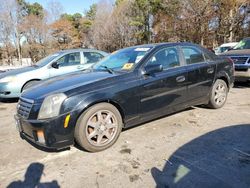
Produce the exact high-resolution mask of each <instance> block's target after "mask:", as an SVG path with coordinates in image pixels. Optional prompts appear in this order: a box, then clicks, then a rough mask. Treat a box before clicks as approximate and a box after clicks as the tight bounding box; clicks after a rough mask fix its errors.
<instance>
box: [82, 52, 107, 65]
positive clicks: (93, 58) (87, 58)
mask: <svg viewBox="0 0 250 188" xmlns="http://www.w3.org/2000/svg"><path fill="white" fill-rule="evenodd" d="M83 54H84V63H96V62H98V61H100V60H101V59H102V58H103V57H104V56H103V55H102V54H99V53H97V52H84V53H83Z"/></svg>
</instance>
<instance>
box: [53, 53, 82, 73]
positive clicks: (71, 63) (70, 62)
mask: <svg viewBox="0 0 250 188" xmlns="http://www.w3.org/2000/svg"><path fill="white" fill-rule="evenodd" d="M81 56H82V54H81V53H80V52H74V53H68V54H66V55H64V56H62V57H60V58H59V59H58V60H57V61H56V62H57V65H58V68H54V67H50V69H49V73H50V77H55V76H59V75H63V74H67V73H71V72H76V71H79V69H80V68H81V67H80V66H81V59H82V57H81Z"/></svg>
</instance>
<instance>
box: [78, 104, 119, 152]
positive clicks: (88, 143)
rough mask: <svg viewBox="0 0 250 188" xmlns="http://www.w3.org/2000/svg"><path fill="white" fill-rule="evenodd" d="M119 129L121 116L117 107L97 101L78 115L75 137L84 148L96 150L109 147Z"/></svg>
mask: <svg viewBox="0 0 250 188" xmlns="http://www.w3.org/2000/svg"><path fill="white" fill-rule="evenodd" d="M121 130H122V117H121V115H120V112H119V111H118V110H117V108H116V107H114V106H113V105H111V104H109V103H99V104H96V105H94V106H92V107H90V108H89V109H87V110H86V111H85V112H84V113H83V114H82V115H81V116H80V117H79V119H78V121H77V124H76V128H75V139H76V142H77V143H78V144H79V145H80V146H81V147H82V148H84V149H85V150H87V151H90V152H98V151H102V150H105V149H107V148H109V147H111V146H112V145H113V144H114V143H115V142H116V140H117V139H118V137H119V135H120V133H121Z"/></svg>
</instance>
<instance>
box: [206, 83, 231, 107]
mask: <svg viewBox="0 0 250 188" xmlns="http://www.w3.org/2000/svg"><path fill="white" fill-rule="evenodd" d="M227 95H228V87H227V84H226V82H225V81H224V80H221V79H218V80H216V82H215V83H214V85H213V88H212V91H211V94H210V99H209V104H208V106H209V107H210V108H213V109H218V108H221V107H223V106H224V104H225V103H226V101H227Z"/></svg>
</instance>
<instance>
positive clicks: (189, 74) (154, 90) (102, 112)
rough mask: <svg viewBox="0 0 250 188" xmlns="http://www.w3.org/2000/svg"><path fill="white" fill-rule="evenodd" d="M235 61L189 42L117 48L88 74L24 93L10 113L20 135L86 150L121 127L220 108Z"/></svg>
mask: <svg viewBox="0 0 250 188" xmlns="http://www.w3.org/2000/svg"><path fill="white" fill-rule="evenodd" d="M233 71H234V69H233V63H232V61H231V60H230V59H227V58H223V57H218V56H216V55H214V54H213V53H211V52H209V51H208V50H206V49H203V48H202V47H200V46H198V45H194V44H191V43H164V44H149V45H142V46H135V47H130V48H125V49H122V50H119V51H117V52H115V53H113V54H112V55H110V56H108V57H106V58H105V59H103V60H101V61H100V62H98V63H97V64H95V65H94V66H93V67H92V69H90V70H85V71H83V72H79V73H75V74H70V75H67V76H62V77H57V78H54V79H50V80H48V81H45V82H43V83H41V84H39V85H36V86H34V87H32V88H30V89H29V90H27V91H26V92H24V93H23V94H22V96H21V98H20V100H19V103H18V106H17V115H16V116H15V118H16V122H17V126H18V128H19V131H20V135H21V137H22V138H24V139H27V140H29V141H31V142H33V143H35V144H37V145H40V146H43V147H46V148H54V149H61V148H65V147H68V146H71V145H73V144H74V142H75V141H76V142H77V143H78V144H79V145H80V146H81V147H82V148H84V149H85V150H88V151H90V152H97V151H101V150H104V149H106V148H108V147H110V146H111V145H112V144H114V143H115V142H116V140H117V138H118V137H119V134H120V132H121V130H122V129H123V128H128V127H131V126H134V125H138V124H141V123H143V122H146V121H149V120H153V119H156V118H159V117H162V116H165V115H167V114H170V113H173V112H176V111H180V110H182V109H185V108H188V107H190V106H193V105H201V104H206V105H208V106H209V107H211V108H221V107H222V106H223V105H224V104H225V102H226V99H227V94H228V91H229V89H230V87H231V86H232V84H233V80H234V77H233Z"/></svg>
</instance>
